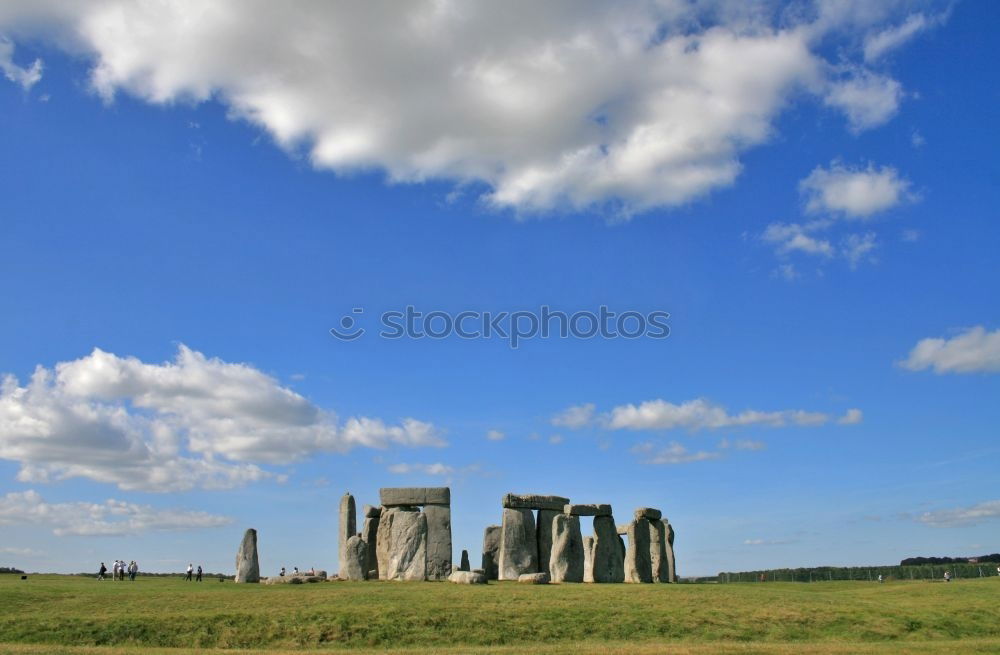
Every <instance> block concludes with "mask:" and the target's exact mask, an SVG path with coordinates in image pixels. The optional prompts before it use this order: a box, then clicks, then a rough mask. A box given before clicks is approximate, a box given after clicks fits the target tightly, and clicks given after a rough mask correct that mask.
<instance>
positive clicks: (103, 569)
mask: <svg viewBox="0 0 1000 655" xmlns="http://www.w3.org/2000/svg"><path fill="white" fill-rule="evenodd" d="M997 570H998V571H1000V567H997ZM107 572H108V567H106V566H104V562H101V568H99V569H97V579H98V580H103V579H104V574H105V573H107Z"/></svg>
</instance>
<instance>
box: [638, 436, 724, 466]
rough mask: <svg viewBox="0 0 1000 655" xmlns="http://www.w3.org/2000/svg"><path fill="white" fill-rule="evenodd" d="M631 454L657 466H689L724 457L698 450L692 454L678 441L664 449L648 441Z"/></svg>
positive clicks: (672, 442)
mask: <svg viewBox="0 0 1000 655" xmlns="http://www.w3.org/2000/svg"><path fill="white" fill-rule="evenodd" d="M630 452H631V453H633V454H635V455H639V457H640V459H641V460H642V462H643V463H645V464H655V465H664V464H688V463H690V462H704V461H707V460H712V459H719V458H720V457H722V453H720V452H718V451H716V452H711V451H708V450H698V451H695V452H691V451H689V450H688V449H687V448H685V447H684V446H683V445H681V444H679V443H677V442H676V441H671V442H670V443H669V444H667V445H666V446H663V447H659V446H657V445H656V444H653V443H652V442H648V441H647V442H644V443H640V444H637V445H635V446H633V447H632V449H631V450H630Z"/></svg>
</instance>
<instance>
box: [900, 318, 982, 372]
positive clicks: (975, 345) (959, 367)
mask: <svg viewBox="0 0 1000 655" xmlns="http://www.w3.org/2000/svg"><path fill="white" fill-rule="evenodd" d="M900 365H902V366H903V367H904V368H908V369H910V370H911V371H922V370H924V369H927V368H933V369H934V372H935V373H996V372H997V371H1000V329H998V330H994V331H993V332H987V331H986V328H984V327H983V326H981V325H978V326H976V327H974V328H970V329H968V330H966V331H964V332H962V333H961V334H958V335H956V336H954V337H952V338H950V339H941V338H929V339H921V340H920V341H919V342H918V343H917V345H916V346H914V347H913V350H911V351H910V356H909V357H907V358H906V359H905V360H904V361H902V362H900Z"/></svg>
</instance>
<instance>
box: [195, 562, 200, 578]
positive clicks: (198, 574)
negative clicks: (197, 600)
mask: <svg viewBox="0 0 1000 655" xmlns="http://www.w3.org/2000/svg"><path fill="white" fill-rule="evenodd" d="M195 581H196V582H201V564H199V565H198V577H197V579H196V580H195Z"/></svg>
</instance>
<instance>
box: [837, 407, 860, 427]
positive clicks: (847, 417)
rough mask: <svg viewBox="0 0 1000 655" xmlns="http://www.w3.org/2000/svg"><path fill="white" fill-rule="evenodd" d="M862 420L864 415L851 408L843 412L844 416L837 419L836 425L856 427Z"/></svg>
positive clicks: (858, 410)
mask: <svg viewBox="0 0 1000 655" xmlns="http://www.w3.org/2000/svg"><path fill="white" fill-rule="evenodd" d="M863 420H864V413H863V412H862V411H861V410H860V409H857V408H854V407H852V408H851V409H849V410H847V411H846V412H844V415H843V416H841V417H840V418H838V419H837V423H839V424H841V425H857V424H858V423H861V421H863Z"/></svg>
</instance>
